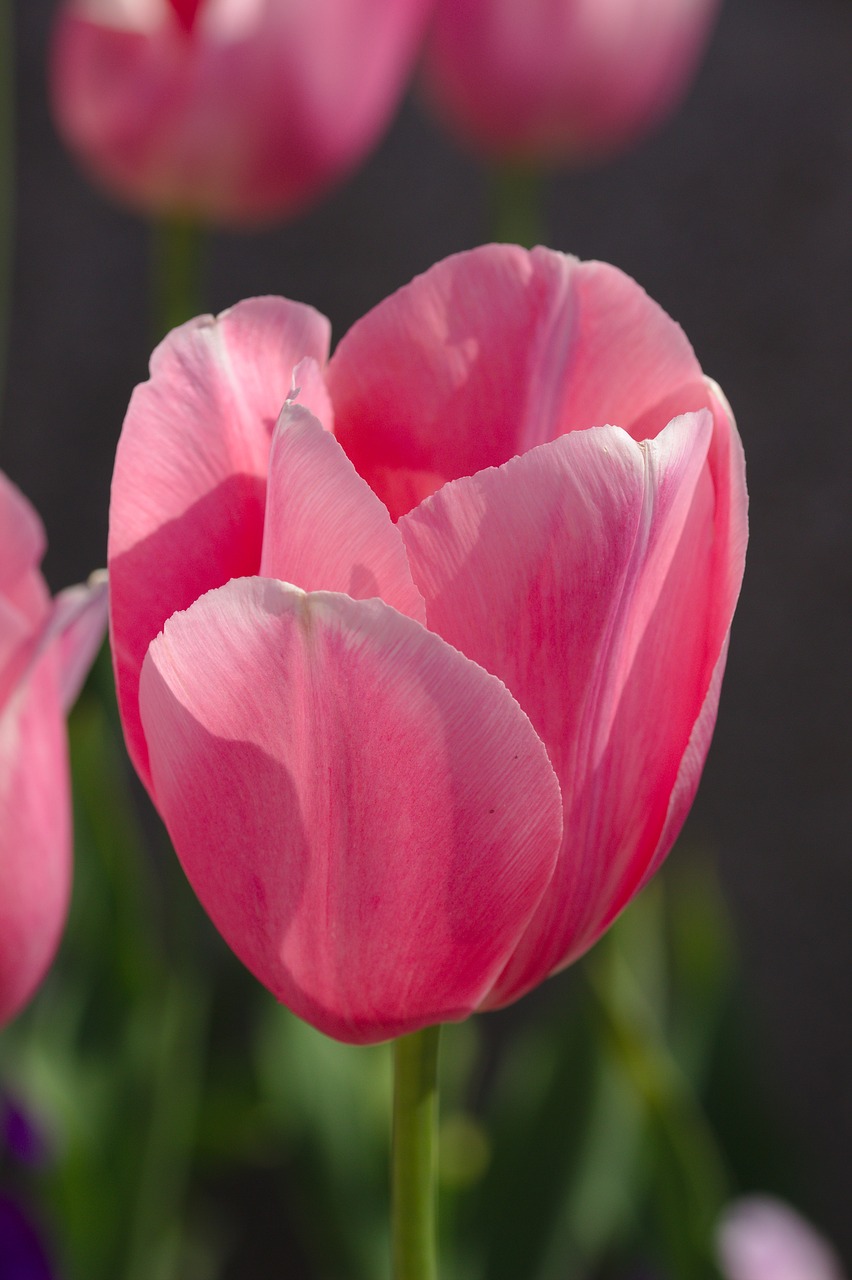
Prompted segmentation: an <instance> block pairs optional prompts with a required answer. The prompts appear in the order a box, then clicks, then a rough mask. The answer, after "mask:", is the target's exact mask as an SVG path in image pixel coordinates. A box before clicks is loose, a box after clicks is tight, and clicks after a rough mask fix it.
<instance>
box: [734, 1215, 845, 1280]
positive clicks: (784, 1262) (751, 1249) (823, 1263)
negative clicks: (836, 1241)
mask: <svg viewBox="0 0 852 1280" xmlns="http://www.w3.org/2000/svg"><path fill="white" fill-rule="evenodd" d="M716 1243H717V1252H718V1255H719V1265H720V1267H721V1269H722V1273H723V1275H724V1276H725V1280H844V1276H843V1271H842V1269H841V1266H840V1262H839V1260H838V1258H837V1255H836V1254H835V1253H834V1250H833V1249H832V1248H831V1247H830V1245H829V1244H828V1243H827V1242H826V1241H825V1240H823V1238H822V1237H821V1236H820V1235H818V1234H817V1232H816V1231H815V1230H814V1228H813V1227H812V1226H811V1225H810V1223H809V1222H806V1221H805V1219H804V1218H803V1217H801V1215H800V1214H798V1213H796V1211H795V1209H791V1208H790V1206H789V1205H786V1204H784V1203H783V1202H782V1201H780V1200H774V1199H772V1197H770V1196H747V1197H745V1198H744V1199H743V1200H738V1201H737V1202H736V1203H735V1204H733V1205H731V1206H730V1207H729V1209H728V1210H727V1212H726V1213H725V1216H724V1217H723V1219H722V1221H721V1223H720V1225H719V1230H718V1234H717V1242H716Z"/></svg>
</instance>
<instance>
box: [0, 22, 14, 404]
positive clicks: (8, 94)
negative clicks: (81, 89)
mask: <svg viewBox="0 0 852 1280" xmlns="http://www.w3.org/2000/svg"><path fill="white" fill-rule="evenodd" d="M13 37H14V28H13V23H12V6H11V4H10V2H9V0H0V410H2V407H3V395H4V391H5V378H6V362H7V354H8V353H7V347H8V341H9V315H10V312H11V309H12V236H13V233H14V210H15V197H14V188H15V127H14V120H15V77H14V74H13V72H14V61H15V53H14V49H13V47H12V41H13Z"/></svg>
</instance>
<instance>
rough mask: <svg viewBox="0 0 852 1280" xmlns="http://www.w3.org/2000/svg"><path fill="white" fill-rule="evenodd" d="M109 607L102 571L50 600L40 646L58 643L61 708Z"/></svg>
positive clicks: (67, 704) (84, 670) (91, 655)
mask: <svg viewBox="0 0 852 1280" xmlns="http://www.w3.org/2000/svg"><path fill="white" fill-rule="evenodd" d="M108 607H109V594H108V582H107V575H106V571H105V570H103V569H99V570H97V571H96V572H95V573H93V574H91V576H90V577H89V580H88V582H84V583H81V584H80V585H79V586H76V587H66V589H65V590H64V591H60V593H59V595H58V596H57V597H56V599H55V600H54V602H53V610H52V612H51V617H50V621H49V623H48V625H47V627H46V628H45V634H44V637H43V640H42V645H43V646H46V645H49V644H52V643H53V642H54V641H55V642H56V643H57V645H58V652H59V693H60V700H61V703H62V709H63V710H64V711H68V710H70V708H71V707H72V706H73V704H74V702H75V701H76V698H77V694H78V693H79V692H80V689H81V687H82V684H83V681H84V680H85V678H86V676H87V675H88V673H89V668H90V667H91V665H92V662H93V661H94V659H95V655H96V654H97V652H98V649H99V648H100V647H101V642H102V640H103V638H104V633H105V632H106V627H107V611H108Z"/></svg>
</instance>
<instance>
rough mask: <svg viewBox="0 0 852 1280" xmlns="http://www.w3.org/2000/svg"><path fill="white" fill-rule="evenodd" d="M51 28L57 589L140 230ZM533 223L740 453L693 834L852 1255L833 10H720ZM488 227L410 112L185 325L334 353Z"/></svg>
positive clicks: (29, 477)
mask: <svg viewBox="0 0 852 1280" xmlns="http://www.w3.org/2000/svg"><path fill="white" fill-rule="evenodd" d="M52 7H53V5H52V3H51V0H26V3H21V4H19V5H17V6H16V9H17V12H16V27H17V33H16V34H17V45H18V47H17V56H16V77H17V122H16V125H17V131H18V191H17V233H16V253H15V276H14V305H13V315H12V324H11V351H10V360H9V371H8V381H7V390H6V402H5V407H4V410H3V414H2V423H0V465H2V467H3V468H4V469H5V470H6V471H7V472H8V474H9V475H10V476H11V477H12V478H13V479H14V480H15V481H16V482H17V483H18V484H19V485H20V486H21V488H22V489H23V490H24V491H25V493H27V495H28V496H29V497H30V498H31V499H32V501H33V502H34V503H35V504H36V506H37V507H38V509H39V510H40V512H41V513H42V514H43V516H44V518H45V521H46V524H47V527H48V533H49V537H50V550H49V552H48V556H47V560H46V572H47V574H48V577H49V579H50V581H51V583H52V585H53V586H54V587H59V586H63V585H66V584H68V583H70V582H72V581H76V580H79V579H80V578H82V577H84V576H85V575H86V574H87V573H88V572H89V571H90V569H92V568H93V567H95V566H96V565H99V564H102V563H103V561H104V559H105V543H106V522H107V506H108V491H109V479H110V472H111V466H112V457H113V452H114V447H115V442H116V439H117V437H118V433H119V430H120V426H121V421H122V417H123V414H124V410H125V408H126V404H127V400H128V396H129V394H130V390H131V388H132V387H133V385H134V384H135V383H136V382H138V381H139V380H141V379H142V378H143V377H144V376H145V373H146V360H147V353H148V351H149V350H150V346H151V341H150V325H149V318H148V313H147V303H146V297H147V295H146V266H147V252H148V243H147V234H146V230H145V228H144V227H143V226H142V225H141V223H139V222H138V221H137V220H135V219H133V218H131V217H130V216H128V215H126V214H125V213H123V212H122V211H120V210H118V209H116V208H114V207H113V206H112V205H110V204H109V203H108V202H107V201H106V200H105V199H103V198H102V197H101V196H100V195H98V194H97V193H96V192H94V191H93V190H92V189H91V188H90V187H89V186H88V185H87V183H86V182H85V180H84V179H83V178H82V177H81V176H80V175H79V174H78V172H77V170H76V168H75V167H74V165H73V163H72V161H71V160H70V159H69V158H68V157H67V156H66V154H65V153H64V151H63V149H62V147H61V145H60V143H59V142H58V140H57V138H56V136H55V134H54V131H53V129H52V127H51V124H50V120H49V115H48V110H47V106H46V92H45V70H44V68H45V52H46V43H47V36H48V30H49V24H50V17H51V11H52ZM548 203H549V208H548V225H549V228H550V234H549V240H550V243H551V244H552V245H553V246H554V247H556V248H560V249H565V250H569V251H571V252H574V253H577V254H578V255H579V256H581V257H599V258H604V259H608V260H610V261H612V262H614V263H616V264H617V265H619V266H620V267H622V268H624V269H625V270H626V271H628V272H629V273H630V274H631V275H633V276H635V277H636V279H638V280H639V281H640V283H641V284H642V285H644V287H645V288H646V289H647V290H648V291H649V293H650V294H651V295H652V296H653V297H654V298H656V299H657V300H658V301H659V302H661V303H662V305H663V306H664V307H665V308H666V309H667V310H668V311H669V312H670V313H671V314H672V315H673V316H674V317H675V318H676V319H678V320H679V321H680V322H681V323H682V324H683V326H684V328H685V329H686V332H687V333H688V335H689V336H690V338H691V340H692V342H693V344H694V346H695V348H696V351H697V353H698V356H699V358H700V360H701V362H702V364H703V366H704V368H705V369H706V370H707V371H708V372H709V373H711V374H712V375H713V376H714V377H715V378H716V379H717V380H718V381H719V382H720V383H721V385H722V386H723V388H724V389H725V392H726V393H727V395H728V397H729V399H730V401H731V403H732V405H733V407H734V410H735V412H736V415H737V418H738V421H739V425H740V429H741V432H742V435H743V439H744V441H745V447H746V453H747V458H748V465H749V481H750V491H751V503H752V506H751V520H752V525H751V527H752V534H751V544H750V550H749V560H748V566H747V572H746V580H745V585H744V589H743V597H742V602H741V605H740V609H739V612H738V615H737V618H736V621H735V626H734V634H733V642H732V646H731V655H730V660H729V664H728V675H727V680H726V686H725V690H724V694H723V698H722V708H721V714H720V718H719V724H718V729H717V733H716V739H715V743H714V746H713V750H712V752H711V756H710V760H709V762H708V766H707V770H706V774H705V778H704V782H703V784H702V788H701V792H700V795H699V799H698V802H697V804H696V807H695V812H694V815H693V818H692V819H691V829H692V831H693V832H696V833H698V834H699V836H700V837H701V838H702V839H703V840H704V841H705V842H706V843H707V844H708V845H709V847H711V848H712V849H713V851H714V853H715V854H716V856H717V859H718V865H719V868H720V872H721V876H722V880H723V884H724V887H725V890H726V893H727V896H728V899H729V902H730V906H731V909H732V912H733V915H734V918H735V922H736V925H737V933H738V939H739V944H740V947H741V951H742V956H743V967H744V984H745V988H746V991H747V994H748V995H749V996H750V997H751V998H752V1000H753V1008H754V1010H755V1020H756V1024H757V1027H758V1031H759V1034H760V1043H761V1045H762V1050H761V1055H760V1070H761V1071H762V1074H763V1079H764V1082H765V1087H766V1091H767V1094H768V1095H769V1096H770V1097H771V1098H772V1099H773V1100H777V1103H778V1107H779V1110H780V1111H781V1113H782V1114H784V1115H785V1116H786V1118H787V1120H788V1123H789V1131H790V1136H791V1140H792V1141H793V1142H794V1143H795V1144H797V1146H798V1149H799V1150H801V1152H802V1159H803V1160H804V1161H805V1163H806V1165H807V1169H806V1173H807V1177H808V1182H809V1185H810V1186H811V1187H812V1197H811V1201H810V1203H809V1204H808V1205H807V1208H808V1210H809V1211H810V1212H811V1213H813V1214H814V1215H815V1216H816V1217H817V1219H818V1220H819V1223H820V1225H821V1226H822V1227H823V1228H824V1229H825V1230H827V1231H828V1232H829V1233H830V1234H831V1235H832V1236H833V1238H834V1239H835V1241H836V1242H837V1243H838V1244H839V1245H840V1246H841V1247H842V1248H843V1249H844V1251H845V1253H846V1254H847V1256H852V1216H850V1214H849V1206H850V1204H852V981H850V978H851V977H852V941H850V938H852V934H850V930H849V926H848V914H849V905H850V899H852V894H850V889H852V859H850V830H852V822H850V805H849V776H850V768H849V766H850V752H849V746H850V742H849V716H850V674H849V673H850V658H849V645H848V640H849V632H850V628H849V611H848V602H849V599H850V595H849V583H848V576H849V575H848V565H849V550H850V547H849V542H850V538H849V523H850V522H849V477H850V436H851V435H852V421H850V400H852V376H850V374H851V373H852V251H851V250H850V244H852V5H850V3H849V0H728V3H727V4H726V6H725V8H724V11H723V13H722V16H721V20H720V22H719V26H718V29H717V32H716V34H715V37H714V39H713V41H712V44H711V46H710V49H709V51H708V55H707V58H706V61H705V64H704V67H703V69H702V71H701V74H700V75H699V77H698V79H697V81H696V83H695V85H694V86H693V89H692V91H691V93H690V95H689V98H688V100H687V102H686V104H685V106H684V108H683V110H682V111H681V113H680V114H679V115H678V116H677V117H676V118H675V119H673V120H672V121H670V122H669V123H668V124H667V125H666V126H665V127H664V128H663V129H661V130H660V131H659V132H658V133H657V134H656V135H655V136H654V137H653V138H652V139H649V140H648V141H646V142H645V143H643V144H642V145H641V146H639V147H638V148H637V149H635V150H634V151H633V152H632V153H630V154H629V155H627V156H625V157H624V158H622V159H620V160H618V161H616V162H614V163H612V164H611V165H610V166H608V167H607V168H602V169H599V170H595V171H591V172H584V173H581V174H564V175H560V176H559V177H558V178H556V179H554V180H553V182H552V183H551V185H550V188H549V196H548ZM487 227H488V201H487V189H486V185H485V182H484V179H483V177H482V175H481V173H480V171H479V170H478V168H477V166H476V164H475V163H474V162H473V161H471V160H470V159H468V158H466V157H465V156H463V155H462V154H461V153H459V152H458V151H456V150H455V148H454V147H453V145H452V143H451V142H450V141H448V140H447V139H446V138H445V137H443V136H442V135H441V134H440V133H439V132H438V130H437V129H436V128H435V127H434V126H433V125H432V124H431V123H430V122H429V121H428V120H427V119H425V117H424V116H423V114H422V113H421V112H420V111H419V109H418V106H417V104H416V102H409V103H408V104H406V106H405V107H404V108H403V110H402V112H401V114H400V117H399V118H398V119H397V121H396V123H395V125H394V126H393V128H392V130H391V132H390V133H389V135H388V136H387V137H386V139H385V141H384V143H383V144H382V145H381V146H380V148H379V149H378V150H377V152H376V153H375V154H374V155H373V157H372V159H371V160H370V161H369V163H368V164H367V165H366V166H365V167H363V168H362V169H361V171H360V172H359V173H358V174H357V175H356V176H355V177H354V178H353V179H352V180H351V181H350V182H349V183H348V184H347V185H346V186H345V187H344V188H343V189H341V190H340V191H338V192H337V193H336V194H334V195H333V196H332V197H331V198H330V199H328V200H327V201H326V202H325V203H324V204H322V205H321V206H320V207H319V208H317V209H316V210H314V211H313V212H312V213H311V214H310V215H308V216H307V217H306V218H304V219H302V220H301V221H299V222H297V223H295V224H293V225H291V226H287V227H283V228H281V229H280V230H276V231H274V232H269V233H264V234H261V235H254V236H237V235H228V236H225V235H218V236H216V237H215V238H214V239H213V240H212V242H211V244H210V248H209V255H210V256H209V266H210V288H209V295H208V302H209V305H210V308H211V309H212V310H220V309H221V308H223V307H225V306H227V305H229V304H230V303H232V302H234V301H236V300H237V299H238V298H240V297H243V296H247V295H249V294H252V293H269V292H273V293H276V292H278V293H283V294H287V295H289V296H291V297H293V298H297V299H300V300H304V301H306V302H310V303H312V304H313V305H315V306H316V307H318V308H319V309H320V310H322V311H324V312H325V313H326V314H327V315H328V316H329V317H330V318H331V320H332V323H333V326H334V330H335V333H336V334H337V336H338V337H339V336H340V335H341V334H342V333H343V332H344V331H345V330H346V328H347V327H348V325H349V324H350V323H351V322H352V321H353V320H355V319H356V318H357V317H358V316H359V315H361V314H362V313H363V312H364V311H365V310H366V309H367V308H369V307H370V306H371V305H373V304H374V303H375V302H377V301H378V300H379V299H380V298H382V297H383V296H385V295H386V294H387V293H389V292H390V291H392V290H393V289H394V288H396V287H397V286H399V285H401V284H403V283H405V282H406V281H407V280H409V279H410V278H411V276H412V275H414V274H415V273H416V272H418V271H421V270H423V269H425V268H426V267H428V266H429V265H430V264H431V263H433V262H434V261H436V260H437V259H438V258H441V257H443V256H444V255H446V254H448V253H451V252H453V251H455V250H458V249H462V248H465V247H468V246H472V245H474V244H476V243H479V242H480V241H482V240H483V239H485V238H487Z"/></svg>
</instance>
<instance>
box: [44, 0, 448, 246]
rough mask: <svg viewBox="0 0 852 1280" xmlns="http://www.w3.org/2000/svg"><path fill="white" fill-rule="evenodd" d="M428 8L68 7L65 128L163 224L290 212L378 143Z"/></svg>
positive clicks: (134, 3)
mask: <svg viewBox="0 0 852 1280" xmlns="http://www.w3.org/2000/svg"><path fill="white" fill-rule="evenodd" d="M426 3H427V0H66V2H65V3H64V4H63V6H62V8H61V9H60V11H59V15H58V18H57V24H56V30H55V35H54V42H53V56H52V65H51V89H52V97H53V109H54V116H55V119H56V122H57V126H58V128H59V131H60V133H61V134H62V136H63V138H64V139H65V141H66V142H67V143H68V145H69V147H70V148H71V150H72V151H74V152H75V153H76V154H77V155H78V156H79V157H80V159H81V160H82V162H83V163H84V165H85V166H86V168H87V169H88V170H89V171H90V172H91V173H92V175H93V176H94V177H95V178H96V179H97V180H98V181H99V182H100V183H101V184H102V185H103V186H104V187H105V188H106V189H107V190H108V191H110V192H112V193H113V194H114V195H116V196H117V197H119V198H120V199H122V200H124V201H127V202H128V203H129V204H130V205H132V206H133V207H134V208H136V209H139V210H140V211H142V212H146V213H149V214H167V215H172V216H180V217H187V218H192V219H200V220H210V221H212V222H217V223H231V224H244V223H245V224H250V223H255V222H262V221H264V220H269V219H274V218H277V217H280V216H283V215H287V214H290V213H292V212H294V211H296V210H298V209H300V208H301V207H302V206H303V205H305V204H307V203H308V202H310V201H311V200H313V199H315V198H316V197H317V196H319V195H320V194H321V193H322V192H323V191H324V190H325V189H326V188H327V187H329V186H330V185H332V184H333V183H334V182H336V181H339V180H340V179H342V178H343V177H344V176H345V175H346V174H348V172H349V171H350V170H351V169H353V168H354V167H355V166H356V164H357V163H358V162H359V161H360V160H361V159H362V158H363V156H364V155H365V154H366V152H367V151H368V150H369V148H370V147H371V146H372V145H373V144H374V143H375V142H376V141H377V140H378V138H379V135H380V134H381V132H382V130H383V129H384V128H385V126H386V125H387V124H388V122H389V120H390V117H391V114H392V113H393V111H394V108H395V107H396V104H397V101H398V99H399V97H400V95H401V92H402V89H403V87H404V85H405V82H406V79H407V76H408V73H409V70H410V67H411V63H412V60H413V58H414V56H415V54H416V52H417V48H418V41H419V38H420V35H421V30H422V25H423V18H424V15H425V10H426Z"/></svg>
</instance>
